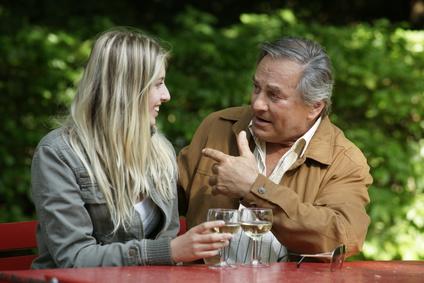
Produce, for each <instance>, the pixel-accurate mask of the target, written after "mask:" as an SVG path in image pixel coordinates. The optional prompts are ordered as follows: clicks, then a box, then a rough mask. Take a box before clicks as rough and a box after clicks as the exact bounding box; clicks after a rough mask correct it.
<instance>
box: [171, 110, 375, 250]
mask: <svg viewBox="0 0 424 283" xmlns="http://www.w3.org/2000/svg"><path fill="white" fill-rule="evenodd" d="M251 118H252V113H251V111H250V107H247V106H246V107H235V108H229V109H226V110H222V111H219V112H215V113H213V114H211V115H209V116H208V117H207V118H206V119H205V120H204V121H203V122H202V124H201V125H200V127H199V128H198V129H197V131H196V133H195V135H194V137H193V140H192V142H191V144H190V145H189V146H187V147H185V148H184V149H182V151H181V152H180V154H179V157H178V165H179V171H180V178H179V208H180V213H181V214H182V215H186V218H187V223H188V226H189V227H192V226H194V225H197V224H199V223H201V222H203V221H205V220H206V215H207V210H208V209H209V208H214V207H216V208H217V207H220V208H237V207H238V206H239V201H240V200H238V199H230V198H228V197H226V196H223V195H212V193H211V187H210V186H209V185H208V179H209V177H210V176H212V175H213V174H212V165H213V163H214V161H213V160H212V159H210V158H206V157H203V156H202V154H201V150H202V149H203V148H205V147H209V148H214V149H217V150H220V151H222V152H224V153H226V154H230V155H233V156H238V155H239V152H238V148H237V142H236V134H238V133H239V132H240V131H241V130H246V129H247V127H248V124H249V122H250V120H251ZM246 132H247V133H248V138H249V141H250V145H251V149H253V146H254V142H253V139H252V137H251V136H249V131H246ZM371 183H372V177H371V175H370V174H369V167H368V165H367V161H366V159H365V157H364V155H363V154H362V152H361V151H360V150H359V149H358V148H357V147H356V146H355V145H354V144H353V143H352V142H350V141H349V140H348V139H347V138H346V137H345V136H344V134H343V133H342V131H341V130H340V129H338V128H337V127H336V126H334V125H333V124H332V123H331V122H330V120H329V119H328V117H325V118H324V119H323V120H322V121H321V124H320V125H319V127H318V129H317V131H316V133H315V135H314V136H313V138H312V140H311V142H310V144H309V146H308V148H307V150H306V151H305V154H304V155H303V156H302V157H301V158H300V159H298V160H297V161H296V162H295V163H294V164H293V166H292V167H291V168H290V169H289V170H288V171H287V172H286V173H285V175H284V177H283V179H282V182H281V184H275V183H273V182H271V181H270V180H268V178H267V177H265V176H264V175H259V176H258V177H257V179H256V181H255V183H254V184H253V185H252V187H251V189H250V193H249V194H248V195H247V196H246V197H245V198H244V199H243V200H242V201H241V202H242V204H243V205H245V206H257V207H270V208H272V209H273V212H274V223H273V227H272V232H273V233H274V235H275V236H276V237H277V239H278V240H279V241H280V242H281V243H282V244H283V245H284V246H286V247H287V249H288V250H289V251H291V252H297V253H299V252H302V253H318V252H324V251H330V250H332V249H334V248H335V247H336V246H337V245H339V244H342V243H343V244H345V245H346V247H347V252H348V254H349V255H352V254H355V253H357V252H358V251H359V250H360V249H361V248H362V245H363V242H364V240H365V236H366V233H367V229H368V225H369V223H370V219H369V217H368V215H367V213H366V210H365V207H366V205H367V204H368V203H369V196H368V191H367V188H368V186H369V185H370V184H371Z"/></svg>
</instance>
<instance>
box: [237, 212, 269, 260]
mask: <svg viewBox="0 0 424 283" xmlns="http://www.w3.org/2000/svg"><path fill="white" fill-rule="evenodd" d="M240 222H241V229H242V230H243V232H244V233H246V235H247V236H249V237H250V238H251V239H252V242H253V245H252V246H253V250H252V260H251V261H250V263H248V264H247V265H249V266H255V267H264V266H268V265H267V264H265V263H262V262H261V258H260V257H259V253H258V240H259V239H260V238H261V237H262V236H263V235H265V234H266V233H267V232H269V231H270V230H271V227H272V209H270V208H243V209H242V210H241V214H240Z"/></svg>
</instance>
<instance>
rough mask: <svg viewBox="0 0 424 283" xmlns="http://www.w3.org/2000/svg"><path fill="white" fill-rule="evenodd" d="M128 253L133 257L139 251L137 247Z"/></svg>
mask: <svg viewBox="0 0 424 283" xmlns="http://www.w3.org/2000/svg"><path fill="white" fill-rule="evenodd" d="M128 253H129V255H130V256H131V257H133V256H135V255H136V254H137V251H136V250H135V249H130V250H129V252H128Z"/></svg>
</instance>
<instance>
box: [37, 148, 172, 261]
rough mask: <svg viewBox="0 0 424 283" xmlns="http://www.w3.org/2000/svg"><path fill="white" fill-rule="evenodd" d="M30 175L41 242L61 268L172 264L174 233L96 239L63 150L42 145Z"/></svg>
mask: <svg viewBox="0 0 424 283" xmlns="http://www.w3.org/2000/svg"><path fill="white" fill-rule="evenodd" d="M31 174H32V180H31V182H32V188H31V192H32V198H33V201H34V204H35V207H36V211H37V215H38V220H39V224H40V227H39V229H41V233H39V234H38V236H39V237H40V238H39V239H38V242H39V243H42V244H43V245H45V246H46V247H47V249H48V252H49V254H50V255H51V257H52V258H53V260H54V261H55V263H56V265H57V266H58V267H89V266H127V265H149V264H172V261H171V254H170V238H160V239H157V240H136V239H134V240H129V241H127V242H125V243H110V244H104V245H102V244H100V243H97V241H96V239H95V238H94V237H93V223H92V221H91V218H90V215H89V213H88V211H87V210H86V208H85V206H84V201H83V199H82V196H81V191H80V188H79V185H78V183H77V179H76V176H75V173H74V171H73V170H72V168H71V166H69V164H68V162H67V160H66V158H65V157H64V153H63V152H62V151H61V150H60V149H55V148H52V147H51V146H45V145H41V146H39V147H38V149H37V151H36V153H35V155H34V159H33V163H32V169H31ZM151 250H154V251H155V252H154V253H151V252H149V251H151Z"/></svg>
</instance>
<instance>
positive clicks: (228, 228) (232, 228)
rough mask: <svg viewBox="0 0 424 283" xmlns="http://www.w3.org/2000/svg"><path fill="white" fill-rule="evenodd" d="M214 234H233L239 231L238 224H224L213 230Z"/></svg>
mask: <svg viewBox="0 0 424 283" xmlns="http://www.w3.org/2000/svg"><path fill="white" fill-rule="evenodd" d="M213 229H214V231H215V233H228V234H235V233H237V232H238V231H239V229H240V223H225V225H224V226H221V227H215V228H213Z"/></svg>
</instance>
